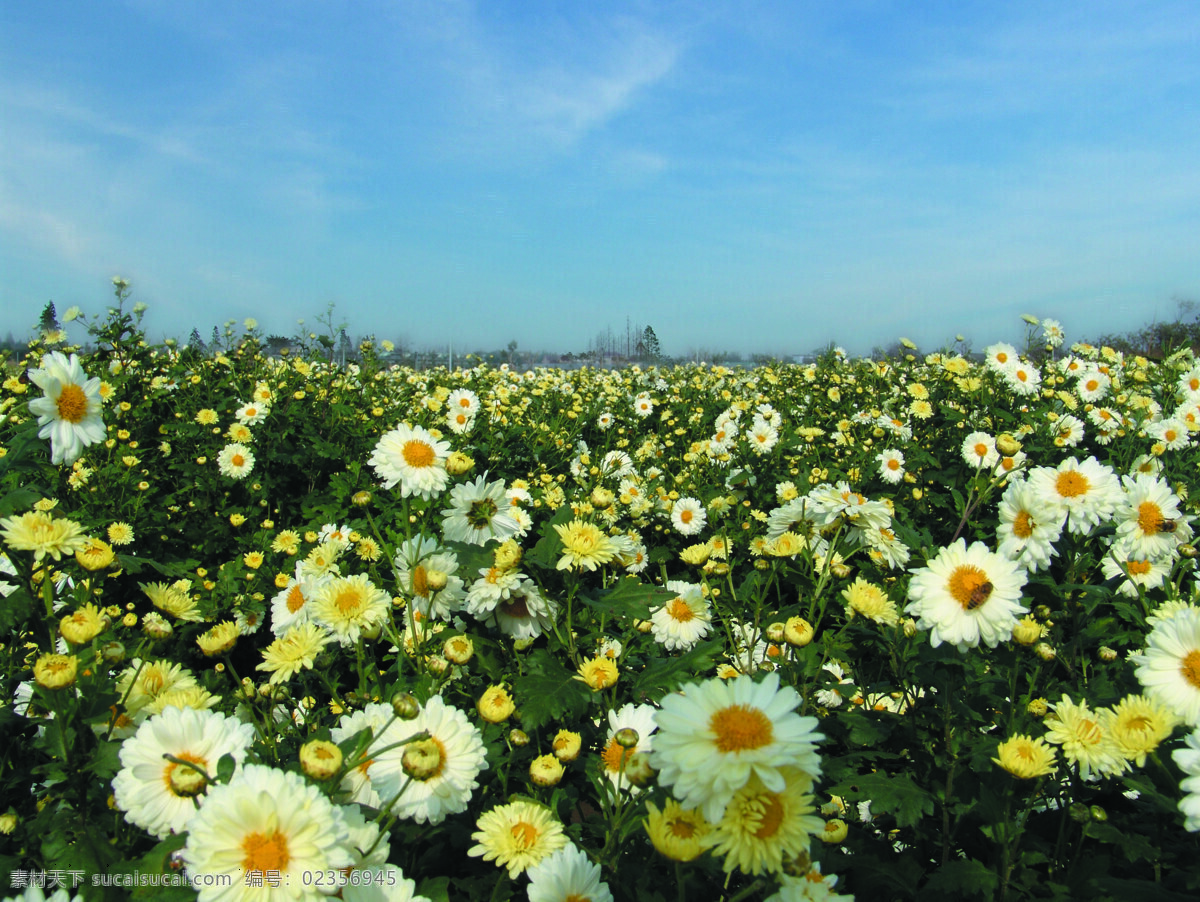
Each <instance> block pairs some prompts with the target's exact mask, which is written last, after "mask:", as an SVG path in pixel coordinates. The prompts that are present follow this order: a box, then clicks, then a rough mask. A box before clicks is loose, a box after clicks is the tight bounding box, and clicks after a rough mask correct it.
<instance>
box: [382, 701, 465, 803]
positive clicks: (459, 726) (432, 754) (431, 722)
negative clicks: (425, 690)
mask: <svg viewBox="0 0 1200 902" xmlns="http://www.w3.org/2000/svg"><path fill="white" fill-rule="evenodd" d="M418 733H428V734H429V738H428V739H424V740H418V741H416V742H410V743H408V744H405V745H402V746H399V747H397V748H392V749H388V748H387V746H389V745H393V744H394V743H396V742H400V741H403V740H406V739H409V738H410V737H412V736H416V735H417V734H418ZM372 749H381V751H380V752H379V753H378V754H373V753H372V751H371V750H372ZM368 755H371V756H372V757H374V758H375V759H376V761H375V764H374V765H373V766H372V768H371V783H372V785H373V787H374V788H375V791H376V792H377V793H378V794H379V796H380V797H381V798H382V799H383V800H384V804H387V803H389V802H390V801H391V800H392V798H394V797H396V796H397V794H398V795H399V799H398V800H397V801H396V803H395V805H394V806H393V807H392V809H391V810H392V812H393V813H395V814H396V815H397V816H398V817H403V818H411V819H412V820H414V821H416V822H417V823H418V824H424V823H429V824H440V823H441V822H442V821H444V820H445V819H446V816H447V815H450V814H458V813H459V812H461V811H466V810H467V804H468V803H469V802H470V801H471V794H472V792H474V790H475V788H476V787H477V786H478V785H479V782H478V779H477V778H478V777H479V773H480V771H484V770H487V767H488V764H487V761H486V760H485V758H486V750H485V749H484V746H483V736H482V734H481V733H480V732H479V728H478V727H476V726H475V725H474V724H473V723H471V721H470V720H468V719H467V715H466V714H464V713H463V712H462V711H460V710H459V709H457V708H455V707H452V706H450V705H447V704H446V703H445V702H444V701H443V700H442V697H441V696H440V695H435V696H433V697H432V698H431V699H429V701H427V702H426V703H425V704H424V705H423V706H422V707H421V711H420V713H419V714H418V715H417V716H416V717H415V718H413V719H412V720H398V721H393V722H392V724H391V726H389V727H388V729H387V730H385V731H384V734H383V736H382V737H380V738H379V739H377V740H376V741H375V742H373V743H372V744H371V746H370V747H369V748H368ZM406 760H407V761H408V765H409V771H410V773H406V772H405V767H404V766H405V761H406Z"/></svg>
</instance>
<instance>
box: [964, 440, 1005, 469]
mask: <svg viewBox="0 0 1200 902" xmlns="http://www.w3.org/2000/svg"><path fill="white" fill-rule="evenodd" d="M962 457H963V460H965V461H966V462H967V466H968V467H974V468H975V469H977V470H981V469H991V468H992V467H994V466H996V463H997V461H999V460H1000V452H999V451H997V450H996V439H995V438H993V437H992V436H990V435H988V434H987V433H986V432H972V433H971V434H970V435H968V436H967V437H966V438H965V439H963V443H962Z"/></svg>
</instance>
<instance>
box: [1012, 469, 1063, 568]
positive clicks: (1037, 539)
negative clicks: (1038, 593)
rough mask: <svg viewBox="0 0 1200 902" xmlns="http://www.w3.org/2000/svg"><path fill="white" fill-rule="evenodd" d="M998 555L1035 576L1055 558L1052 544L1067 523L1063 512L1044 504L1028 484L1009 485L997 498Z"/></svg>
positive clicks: (1053, 506) (1015, 483) (1054, 549)
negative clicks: (998, 522)
mask: <svg viewBox="0 0 1200 902" xmlns="http://www.w3.org/2000/svg"><path fill="white" fill-rule="evenodd" d="M999 514H1000V525H999V526H997V528H996V538H997V539H998V540H999V542H1000V544H999V546H998V547H997V548H996V551H997V553H999V554H1001V555H1003V556H1004V557H1006V558H1008V559H1009V560H1010V561H1015V562H1017V563H1018V564H1020V565H1021V566H1022V567H1024V568H1025V569H1026V570H1028V571H1029V572H1030V573H1036V572H1037V571H1038V570H1043V569H1045V568H1048V567H1049V566H1050V559H1051V558H1052V557H1054V556H1055V555H1056V554H1058V550H1057V549H1056V548H1055V547H1054V543H1055V542H1057V541H1058V540H1059V538H1060V537H1061V536H1062V528H1063V523H1064V522H1065V520H1066V517H1065V515H1064V514H1063V512H1062V510H1061V509H1060V508H1058V507H1057V506H1055V505H1050V504H1047V503H1045V502H1044V501H1043V500H1042V499H1041V496H1040V495H1038V493H1037V492H1036V491H1034V489H1033V487H1032V486H1031V485H1030V484H1029V483H1028V482H1014V483H1011V484H1010V485H1009V486H1008V488H1007V489H1005V490H1004V495H1003V496H1002V497H1001V498H1000V510H999Z"/></svg>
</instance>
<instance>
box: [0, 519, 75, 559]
mask: <svg viewBox="0 0 1200 902" xmlns="http://www.w3.org/2000/svg"><path fill="white" fill-rule="evenodd" d="M0 535H3V536H4V542H5V544H6V545H8V547H9V548H11V549H12V550H13V551H32V552H33V557H34V560H36V561H40V560H42V559H43V558H44V557H46V556H47V555H49V556H50V557H51V558H53V559H54V560H56V561H57V560H61V559H62V558H63V556H64V555H67V556H70V555H73V554H75V553H77V552H79V551H82V550H83V549H84V548H86V547H87V543H88V537H87V536H86V535H84V533H83V527H82V526H80V525H79V524H78V523H76V522H75V521H74V520H68V519H67V518H66V517H52V516H50V514H49V512H47V511H40V510H35V511H30V512H29V513H27V514H21V515H20V516H16V517H5V518H4V519H3V520H0Z"/></svg>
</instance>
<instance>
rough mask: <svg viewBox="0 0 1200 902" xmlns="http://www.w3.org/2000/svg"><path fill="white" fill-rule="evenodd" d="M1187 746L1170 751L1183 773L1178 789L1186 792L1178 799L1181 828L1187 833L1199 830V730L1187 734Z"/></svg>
mask: <svg viewBox="0 0 1200 902" xmlns="http://www.w3.org/2000/svg"><path fill="white" fill-rule="evenodd" d="M1185 741H1186V742H1187V748H1182V749H1176V750H1175V751H1174V752H1172V753H1171V758H1172V759H1173V760H1174V761H1175V765H1176V766H1177V767H1178V768H1179V769H1180V770H1181V771H1183V773H1184V778H1183V779H1182V780H1180V781H1179V789H1180V791H1181V792H1183V793H1186V794H1185V795H1184V797H1183V798H1182V799H1180V800H1179V810H1180V811H1182V812H1183V815H1184V822H1183V828H1184V829H1185V830H1187V831H1188V832H1189V833H1195V832H1197V831H1200V730H1193V731H1192V732H1191V733H1190V734H1188V736H1187V739H1186V740H1185Z"/></svg>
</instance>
